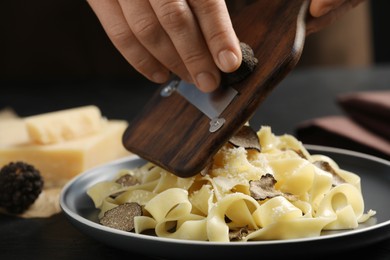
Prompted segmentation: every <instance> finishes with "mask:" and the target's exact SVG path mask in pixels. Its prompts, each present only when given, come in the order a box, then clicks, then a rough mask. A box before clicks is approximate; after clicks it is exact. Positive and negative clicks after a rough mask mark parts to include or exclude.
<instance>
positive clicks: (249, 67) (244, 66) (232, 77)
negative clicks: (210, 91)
mask: <svg viewBox="0 0 390 260" xmlns="http://www.w3.org/2000/svg"><path fill="white" fill-rule="evenodd" d="M240 47H241V53H242V62H241V65H240V67H238V69H237V70H236V71H233V72H230V73H222V85H232V84H235V83H238V82H240V81H242V80H244V79H245V78H246V77H247V76H248V75H249V74H251V73H252V71H254V70H255V67H256V65H257V63H258V60H257V58H256V57H255V56H254V53H253V50H252V48H251V47H250V46H249V45H248V44H246V43H244V42H240Z"/></svg>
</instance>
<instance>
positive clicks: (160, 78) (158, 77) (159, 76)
mask: <svg viewBox="0 0 390 260" xmlns="http://www.w3.org/2000/svg"><path fill="white" fill-rule="evenodd" d="M168 78H169V74H168V73H164V72H161V71H157V72H155V73H153V75H152V80H153V81H154V82H156V83H164V82H166V81H167V80H168Z"/></svg>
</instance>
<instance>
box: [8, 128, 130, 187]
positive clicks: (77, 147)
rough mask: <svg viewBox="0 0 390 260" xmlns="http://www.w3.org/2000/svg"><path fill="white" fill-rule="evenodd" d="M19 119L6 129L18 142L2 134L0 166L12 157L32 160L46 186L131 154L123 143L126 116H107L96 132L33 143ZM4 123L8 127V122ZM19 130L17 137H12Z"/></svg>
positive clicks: (18, 159) (51, 185) (60, 183)
mask: <svg viewBox="0 0 390 260" xmlns="http://www.w3.org/2000/svg"><path fill="white" fill-rule="evenodd" d="M15 122H17V121H15ZM1 123H5V120H4V121H3V122H1V121H0V126H1V125H2V124H1ZM19 123H20V124H15V125H14V126H13V127H12V129H10V128H8V131H9V132H8V133H5V132H3V135H4V136H8V137H10V138H11V139H12V140H15V142H12V141H6V140H5V139H3V141H2V140H1V138H0V167H2V166H3V165H6V164H8V163H9V162H11V161H25V162H27V163H30V164H32V165H34V166H35V167H36V168H37V169H39V170H40V172H41V175H42V176H43V178H44V181H45V187H46V188H48V187H59V186H62V185H64V184H65V183H66V182H67V181H69V180H70V179H72V178H73V177H75V176H76V175H78V174H80V173H82V172H84V171H85V170H87V169H89V168H92V167H94V166H97V165H99V164H103V163H106V162H109V161H111V160H115V159H118V158H121V157H124V156H127V155H130V153H129V152H128V151H127V150H126V149H125V148H124V147H123V145H122V135H123V132H124V131H125V129H126V127H127V125H128V124H127V122H126V121H123V120H108V121H107V122H106V124H105V125H104V126H102V129H101V130H100V131H99V132H97V133H94V134H90V135H88V136H85V137H80V138H78V139H74V140H70V141H66V142H62V143H54V144H47V145H39V144H35V143H31V142H30V140H29V138H28V134H27V133H26V128H25V127H24V124H23V123H22V122H19ZM3 127H5V129H7V127H6V125H5V124H3ZM23 131H25V132H24V133H23ZM16 132H18V137H17V138H16V137H15V138H13V137H12V136H13V133H16ZM0 137H1V136H0ZM7 140H8V139H7Z"/></svg>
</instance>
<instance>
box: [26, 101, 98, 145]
mask: <svg viewBox="0 0 390 260" xmlns="http://www.w3.org/2000/svg"><path fill="white" fill-rule="evenodd" d="M24 121H25V123H26V128H27V132H28V134H29V136H30V139H31V140H32V141H33V142H35V143H38V144H53V143H59V142H64V141H68V140H72V139H77V138H79V137H83V136H87V135H89V134H92V133H96V132H98V131H100V130H101V128H102V126H103V124H104V122H105V121H106V120H105V119H104V118H103V117H102V115H101V112H100V109H99V108H98V107H96V106H93V105H91V106H83V107H76V108H71V109H65V110H60V111H54V112H49V113H44V114H38V115H34V116H29V117H26V118H25V119H24Z"/></svg>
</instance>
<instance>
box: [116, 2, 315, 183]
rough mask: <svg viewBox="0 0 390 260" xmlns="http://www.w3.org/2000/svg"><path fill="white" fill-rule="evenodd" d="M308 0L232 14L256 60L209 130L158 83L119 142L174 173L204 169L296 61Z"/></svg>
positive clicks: (180, 99) (187, 173) (193, 110)
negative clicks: (214, 127) (216, 125)
mask: <svg viewBox="0 0 390 260" xmlns="http://www.w3.org/2000/svg"><path fill="white" fill-rule="evenodd" d="M308 4H309V1H308V0H294V1H286V0H273V1H264V0H263V1H262V0H258V1H256V2H255V3H254V4H252V5H250V6H248V7H246V8H245V9H244V10H242V11H241V12H240V13H239V14H238V15H237V16H235V17H233V18H232V22H233V26H234V28H235V31H236V33H237V35H238V37H239V40H240V41H242V42H245V43H247V44H249V45H250V46H251V47H252V49H253V51H254V54H255V57H256V58H257V59H258V61H259V63H258V65H257V66H256V68H255V70H254V71H253V72H252V73H251V75H250V76H249V77H247V78H246V79H245V80H244V81H241V82H239V83H237V84H235V85H232V87H233V88H235V89H236V90H237V91H238V92H239V94H238V95H237V96H236V97H235V98H234V99H233V101H232V102H231V103H230V105H229V106H228V107H227V108H226V109H225V111H224V112H223V113H222V114H221V116H220V117H222V118H224V119H225V120H226V122H225V124H224V125H223V126H222V127H221V128H220V129H219V130H218V131H216V132H214V133H210V132H209V127H210V119H209V118H208V117H207V116H205V115H204V114H203V113H202V112H200V111H199V110H198V109H197V108H196V107H194V106H193V105H192V104H190V103H189V102H187V101H186V100H185V99H184V98H183V97H182V96H180V95H179V94H178V93H173V94H172V95H170V96H169V97H162V96H161V95H160V92H161V88H163V87H164V86H161V88H160V89H158V90H157V91H156V93H155V94H154V95H153V96H152V98H151V100H150V101H149V102H148V103H147V104H146V106H145V107H144V108H143V110H142V111H141V112H140V113H139V114H138V115H137V116H136V117H135V118H134V120H133V121H132V122H130V125H129V127H128V128H127V129H126V131H125V133H124V135H123V145H124V147H125V148H126V149H128V150H129V151H131V152H133V153H135V154H137V155H138V156H140V157H141V158H144V159H146V160H148V161H151V162H153V163H155V164H157V165H159V166H161V167H162V168H164V169H166V170H168V171H170V172H172V173H174V174H176V175H177V176H180V177H190V176H193V175H195V174H197V173H199V172H200V171H201V170H202V169H204V168H205V167H206V166H207V164H208V163H209V162H210V160H211V159H212V157H213V155H215V153H216V152H217V151H218V150H219V149H220V148H221V147H222V146H223V145H224V144H225V143H226V142H227V141H228V140H229V138H230V137H231V136H233V135H234V134H235V133H236V132H237V131H238V130H239V129H240V128H241V127H242V126H243V125H244V124H245V123H246V122H248V121H249V119H250V118H251V116H252V115H253V114H254V112H255V110H256V109H257V108H258V106H259V105H260V104H261V103H262V101H263V100H264V99H265V98H266V97H267V96H268V94H269V92H270V91H271V90H272V89H273V88H274V87H275V86H276V85H277V84H278V83H279V82H280V81H281V80H282V79H283V78H284V77H285V76H286V75H287V74H288V72H290V71H291V70H292V69H293V68H294V66H295V65H296V63H297V62H298V60H299V58H300V55H301V52H302V49H303V45H304V39H305V16H306V12H307V7H308Z"/></svg>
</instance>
